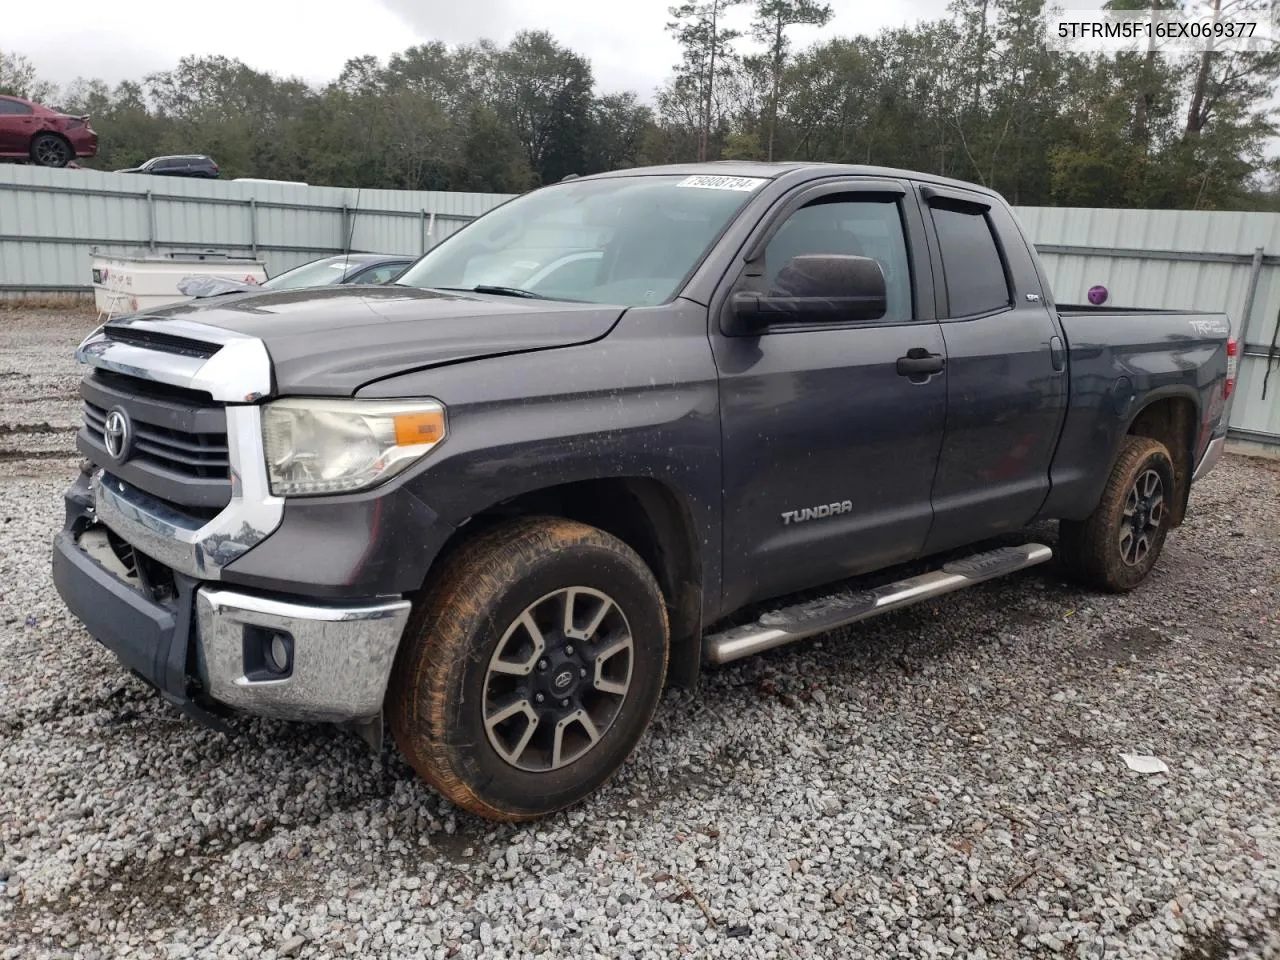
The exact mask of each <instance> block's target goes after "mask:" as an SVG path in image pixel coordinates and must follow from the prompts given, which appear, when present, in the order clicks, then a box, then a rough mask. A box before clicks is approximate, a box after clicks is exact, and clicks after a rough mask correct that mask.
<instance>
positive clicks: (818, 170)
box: [581, 160, 999, 196]
mask: <svg viewBox="0 0 1280 960" xmlns="http://www.w3.org/2000/svg"><path fill="white" fill-rule="evenodd" d="M664 174H666V175H681V176H693V175H694V174H704V175H711V176H724V177H764V178H766V179H770V180H774V179H777V178H779V177H782V176H784V175H788V174H789V175H790V176H788V180H792V181H794V182H803V181H805V180H817V179H820V178H822V177H832V176H842V175H843V176H854V177H894V178H898V179H904V180H915V181H918V182H921V183H934V184H937V185H939V186H952V187H959V188H961V189H964V190H975V191H977V192H979V193H984V194H988V195H990V196H999V194H998V193H996V192H995V191H994V190H992V189H990V188H989V187H984V186H982V185H981V184H977V183H972V182H970V181H967V180H955V179H952V178H950V177H940V176H938V175H937V174H933V173H922V172H921V171H919V170H901V169H898V168H895V167H872V166H864V165H862V164H854V163H819V162H816V161H814V162H811V161H804V160H775V161H773V162H771V163H767V162H765V161H762V160H713V161H708V162H704V163H672V164H666V165H663V166H652V167H631V168H629V169H625V170H611V171H608V172H607V173H596V174H591V175H589V176H585V177H582V178H581V179H583V180H596V179H600V178H603V177H635V176H659V175H664Z"/></svg>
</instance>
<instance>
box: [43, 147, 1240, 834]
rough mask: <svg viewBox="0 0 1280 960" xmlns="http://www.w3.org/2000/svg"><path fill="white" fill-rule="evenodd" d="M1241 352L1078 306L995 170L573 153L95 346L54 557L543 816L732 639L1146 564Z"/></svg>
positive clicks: (279, 697) (466, 782)
mask: <svg viewBox="0 0 1280 960" xmlns="http://www.w3.org/2000/svg"><path fill="white" fill-rule="evenodd" d="M591 252H597V253H599V254H600V256H599V257H597V258H594V262H593V263H592V262H591V260H589V259H582V260H578V259H571V258H577V257H580V256H581V255H582V254H584V253H591ZM583 263H591V268H590V269H587V268H585V267H582V266H581V264H583ZM556 264H559V265H560V266H559V267H553V265H556ZM570 265H572V269H567V270H566V269H564V268H565V267H566V266H570ZM548 268H552V269H548ZM516 274H523V275H526V276H531V277H532V276H533V275H534V274H538V275H540V276H541V279H540V280H536V281H535V280H529V281H526V284H533V283H536V286H529V285H524V286H511V285H510V284H511V283H512V280H511V277H512V276H513V275H516ZM1239 346H1240V344H1239V342H1238V341H1236V340H1234V339H1231V336H1230V324H1229V322H1228V320H1227V318H1226V316H1224V315H1223V314H1220V313H1204V312H1198V311H1180V310H1143V309H1137V308H1127V309H1115V308H1111V307H1090V306H1087V305H1084V306H1066V305H1059V304H1058V303H1056V302H1055V301H1054V297H1053V293H1052V291H1051V289H1050V287H1049V283H1048V281H1047V278H1046V274H1045V271H1044V268H1043V266H1042V265H1041V263H1040V260H1039V258H1038V256H1037V254H1036V249H1035V247H1034V246H1033V245H1032V244H1031V242H1030V240H1029V238H1028V237H1027V236H1026V234H1025V233H1024V232H1023V230H1022V228H1021V226H1020V225H1019V223H1018V221H1017V219H1016V217H1015V215H1014V213H1013V211H1012V209H1011V208H1010V207H1009V205H1008V203H1006V202H1005V200H1004V199H1003V198H1002V197H1001V196H1000V195H999V194H997V193H995V192H993V191H992V190H989V189H985V188H983V187H980V186H977V185H974V184H970V183H964V182H961V181H957V180H945V179H942V178H939V177H936V176H931V175H928V174H921V173H912V172H909V171H905V170H889V169H883V168H876V167H859V166H842V165H836V164H803V163H773V164H764V163H723V164H720V163H713V164H689V165H680V166H671V167H656V168H649V169H643V170H622V171H617V172H613V173H606V174H599V175H595V176H590V177H582V178H579V179H576V180H572V181H569V182H567V183H557V184H553V185H551V186H547V187H543V188H541V189H539V190H534V191H531V192H529V193H526V194H524V195H522V196H520V197H517V198H516V199H514V200H511V201H509V202H508V203H505V204H503V205H502V206H500V207H497V208H495V209H493V210H491V211H490V212H488V213H486V214H485V215H484V216H482V217H479V218H478V219H476V220H475V221H474V222H472V223H470V224H468V225H467V226H465V227H463V228H462V229H461V230H459V231H458V232H457V233H454V234H453V235H451V236H449V237H447V238H445V239H444V240H443V241H441V242H440V243H439V244H438V245H436V246H435V247H434V248H433V249H432V250H430V251H429V252H428V253H427V254H426V255H425V256H423V257H422V258H420V259H419V260H418V261H417V262H416V263H414V265H413V266H411V267H410V268H409V269H408V270H406V271H405V273H404V274H403V275H402V276H400V277H399V278H398V279H397V280H396V281H395V282H394V283H391V284H384V285H382V286H376V287H368V286H356V287H348V288H347V289H346V290H325V289H313V290H309V291H307V290H303V291H297V292H295V293H293V294H292V295H290V296H281V295H279V294H272V293H270V292H263V293H256V294H248V295H244V296H238V297H232V298H226V299H222V300H218V299H212V300H209V301H205V302H203V303H183V304H181V305H178V306H167V307H161V308H159V309H156V310H152V311H149V312H146V313H141V314H137V315H134V316H129V317H122V318H118V319H116V320H112V321H110V322H108V323H107V324H106V325H105V326H103V327H100V328H99V329H98V330H96V331H94V332H93V333H92V334H91V335H90V336H89V337H88V338H86V339H85V341H84V342H83V343H82V344H81V346H80V348H79V351H78V354H77V355H78V357H79V359H80V360H81V361H82V362H84V363H85V364H87V365H88V367H89V370H88V371H87V373H86V376H85V377H84V379H83V380H82V381H81V386H80V393H81V395H82V397H83V399H84V423H83V425H82V426H81V428H80V432H79V434H78V439H77V447H78V449H79V451H80V452H81V453H82V454H83V456H84V457H85V458H87V459H86V463H85V464H84V466H83V468H82V471H81V474H80V476H79V478H78V479H77V481H76V482H75V484H74V486H72V487H71V488H70V489H69V490H68V491H67V493H66V518H65V526H64V529H63V531H62V532H61V533H59V534H58V535H57V538H56V541H55V545H54V548H53V577H54V582H55V583H56V585H57V589H58V592H59V594H60V595H61V596H62V598H63V599H64V600H65V602H66V603H67V605H68V607H69V608H70V610H71V611H72V613H74V614H75V615H76V616H77V617H79V618H80V619H81V620H82V621H83V622H84V623H85V624H86V625H87V627H88V630H89V633H90V634H91V635H92V636H94V637H96V638H98V640H99V641H101V642H102V643H103V644H105V645H106V646H107V647H108V648H109V649H111V650H113V651H115V653H116V654H117V656H118V657H119V658H120V660H121V661H122V663H123V664H124V665H125V666H127V667H128V668H130V669H132V670H133V671H135V672H136V673H137V674H138V675H139V676H141V677H143V678H144V679H145V680H147V681H148V682H149V683H151V684H152V685H153V686H155V687H157V688H158V689H159V690H161V691H163V695H164V697H165V698H166V699H167V700H168V701H169V702H170V703H173V704H175V705H177V706H179V707H181V708H182V709H183V710H185V711H187V712H188V713H189V714H191V715H193V716H197V717H204V718H206V719H210V720H212V721H213V722H215V723H216V722H218V721H217V720H216V713H217V711H225V710H240V711H244V712H247V713H251V714H259V715H266V716H273V717H279V718H286V719H293V720H316V721H319V720H324V721H338V722H342V723H349V724H353V725H355V727H356V729H358V730H360V731H361V732H362V733H363V735H364V736H365V737H366V738H367V739H368V740H369V742H370V743H371V744H373V745H375V746H380V744H381V737H382V731H383V719H384V711H385V715H386V718H387V719H388V720H389V721H390V729H391V731H392V734H393V735H394V737H395V741H396V743H397V745H398V746H399V748H400V750H401V752H402V753H403V754H404V756H405V758H406V759H407V760H408V762H409V763H410V764H411V765H412V766H413V767H414V769H415V770H417V771H418V772H419V773H420V774H421V775H422V776H423V778H424V779H426V780H427V781H428V782H429V783H431V784H432V785H433V786H435V787H436V788H437V789H438V790H440V792H441V793H443V794H444V795H445V796H446V797H448V798H449V799H451V800H453V801H454V802H456V803H458V804H460V805H461V806H463V807H465V808H466V809H468V810H470V811H473V812H474V813H477V814H480V815H482V816H485V817H489V818H493V819H497V820H513V821H514V820H527V819H530V818H532V817H537V816H541V815H544V814H547V813H550V812H552V811H554V810H558V809H560V808H562V807H565V806H567V805H569V804H573V803H575V802H577V801H579V800H581V799H582V798H583V797H585V796H587V795H588V794H590V793H591V792H592V791H594V790H596V789H597V788H598V787H600V785H601V784H603V783H604V782H605V781H606V780H608V779H609V777H610V776H611V775H612V774H613V773H614V772H615V771H616V770H617V769H618V768H619V767H620V766H621V765H622V763H623V762H624V761H625V760H626V758H627V757H628V755H630V753H631V751H632V750H633V749H634V748H635V747H636V745H637V744H638V743H639V742H640V740H641V737H642V736H643V734H644V731H645V729H646V728H647V727H648V725H649V722H650V719H651V718H652V717H653V714H654V710H655V709H656V708H657V706H658V702H659V698H660V696H661V693H662V690H663V687H664V686H665V685H667V684H672V685H677V686H683V687H689V686H691V685H692V684H693V683H694V682H695V680H696V678H697V676H698V672H699V670H700V669H701V666H702V664H704V663H709V664H723V663H727V662H730V661H733V660H736V659H738V658H740V657H747V656H751V655H753V654H757V653H760V652H761V651H764V650H769V649H771V648H774V647H778V646H780V645H782V644H786V643H791V642H793V641H796V640H799V639H802V638H804V637H811V636H814V635H816V634H821V633H826V632H828V631H831V630H833V629H835V628H837V627H843V626H845V625H847V624H850V623H855V622H858V621H861V620H865V619H867V618H869V617H875V616H879V615H881V614H884V613H886V612H888V611H891V610H897V609H900V608H902V607H905V606H907V605H909V604H912V603H918V602H921V601H924V600H928V599H930V598H933V597H938V596H941V595H943V594H946V593H949V592H951V591H954V590H961V589H966V588H969V587H972V586H973V585H974V584H977V583H981V582H983V581H986V580H990V579H991V578H993V577H1000V576H1006V575H1011V574H1016V573H1018V572H1019V571H1022V570H1025V569H1027V568H1029V567H1033V566H1036V565H1039V564H1043V563H1045V562H1047V561H1048V560H1050V559H1056V560H1057V566H1058V572H1059V573H1060V574H1062V575H1064V576H1067V577H1070V578H1072V579H1075V580H1078V581H1080V582H1082V583H1084V584H1087V585H1089V586H1090V587H1092V588H1094V589H1097V590H1102V591H1111V592H1125V591H1131V590H1135V589H1136V588H1138V587H1140V586H1141V585H1142V583H1143V582H1144V581H1145V580H1146V578H1147V576H1148V575H1149V574H1150V573H1151V571H1152V568H1153V567H1154V566H1155V565H1156V563H1157V562H1158V560H1159V558H1160V556H1161V549H1162V547H1163V546H1164V544H1165V539H1166V537H1167V536H1169V535H1170V533H1171V532H1172V531H1174V530H1175V529H1176V528H1177V527H1178V526H1179V525H1180V524H1181V523H1182V522H1183V519H1184V517H1185V516H1186V514H1187V507H1188V496H1189V494H1190V491H1191V488H1192V484H1193V482H1195V481H1198V480H1199V479H1200V478H1201V477H1203V476H1204V475H1205V474H1206V473H1208V472H1209V471H1210V470H1212V469H1213V468H1214V465H1215V464H1216V463H1217V462H1218V460H1219V458H1220V457H1221V455H1222V452H1223V446H1224V443H1225V440H1226V430H1227V410H1228V403H1229V399H1230V397H1231V395H1232V392H1233V389H1234V386H1235V366H1236V362H1237V358H1238V355H1239ZM1202 502H1203V501H1202ZM1211 506H1212V505H1211ZM1044 521H1057V522H1058V524H1057V525H1058V531H1057V536H1056V540H1054V539H1052V538H1048V537H1046V538H1045V539H1048V540H1049V541H1050V542H1049V543H1041V542H1038V540H1037V537H1036V536H1034V535H1032V534H1031V533H1030V530H1031V529H1033V528H1035V529H1039V528H1040V527H1041V524H1042V522H1044ZM1195 548H1196V540H1195V537H1194V536H1192V537H1191V538H1190V539H1189V540H1187V541H1184V542H1183V544H1182V545H1181V549H1180V550H1179V551H1178V554H1177V556H1175V557H1174V558H1172V559H1171V560H1170V561H1169V562H1174V563H1176V562H1184V563H1185V562H1204V563H1207V564H1211V563H1212V562H1213V561H1212V558H1211V557H1206V558H1203V560H1202V561H1200V560H1197V559H1196V558H1194V553H1195ZM1186 558H1190V559H1186ZM1158 602H1159V600H1158V598H1154V599H1144V598H1142V596H1141V595H1140V594H1139V595H1138V596H1135V597H1134V599H1133V600H1132V601H1131V603H1132V604H1133V605H1134V609H1141V608H1144V606H1145V604H1146V603H1153V604H1158ZM1146 609H1147V610H1148V612H1149V613H1150V614H1151V615H1152V616H1154V617H1158V616H1160V614H1161V611H1160V609H1159V607H1158V605H1153V606H1152V607H1150V608H1146ZM922 622H923V620H920V621H916V624H917V626H918V624H919V623H922ZM853 642H856V634H850V633H844V634H839V635H835V636H833V637H832V638H831V649H833V650H838V649H839V647H840V645H841V644H850V643H853ZM851 655H856V654H853V653H852V652H851ZM748 675H749V674H748ZM885 709H892V705H891V704H886V706H885ZM946 709H948V706H947V705H939V706H938V708H937V710H938V716H939V717H940V718H944V713H945V711H946ZM681 719H682V718H676V722H681ZM138 729H139V733H138V735H139V736H146V735H147V734H146V733H145V732H144V728H142V727H139V728H138ZM922 735H923V736H925V737H927V736H928V732H927V731H924V732H923V734H922ZM780 749H785V747H781V748H780ZM921 749H945V748H944V747H943V746H942V745H941V741H940V740H937V739H935V740H933V741H922V745H921ZM121 750H122V752H123V750H124V748H123V747H122V748H121ZM1011 762H1016V758H1015V760H1013V761H1011ZM815 763H816V761H815ZM725 770H726V771H727V773H726V775H728V776H733V775H735V772H736V770H735V769H731V768H730V767H729V766H728V765H726V766H725Z"/></svg>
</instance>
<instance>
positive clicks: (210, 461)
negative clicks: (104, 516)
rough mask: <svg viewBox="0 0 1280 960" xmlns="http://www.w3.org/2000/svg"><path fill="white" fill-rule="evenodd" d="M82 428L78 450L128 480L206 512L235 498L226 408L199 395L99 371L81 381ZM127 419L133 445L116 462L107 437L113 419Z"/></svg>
mask: <svg viewBox="0 0 1280 960" xmlns="http://www.w3.org/2000/svg"><path fill="white" fill-rule="evenodd" d="M80 395H81V398H82V399H83V401H84V402H83V415H84V426H83V427H81V429H80V433H79V435H78V437H77V444H76V445H77V447H78V448H79V449H80V451H81V452H82V453H83V454H84V455H85V456H87V457H88V458H89V459H90V460H92V461H93V462H94V463H95V464H97V465H98V466H100V467H102V468H103V469H105V470H106V471H107V472H108V473H110V474H113V475H115V476H117V477H119V478H120V479H121V480H124V481H125V482H126V483H129V484H131V485H132V486H134V487H137V488H138V489H139V490H143V491H145V492H147V493H149V494H151V495H152V496H155V497H157V498H159V499H161V500H164V501H166V502H168V503H170V504H173V505H175V506H178V507H181V508H184V509H186V510H187V511H188V512H190V513H193V514H196V515H200V514H204V513H207V512H209V511H212V512H217V510H219V509H221V508H222V507H224V506H226V505H227V503H229V502H230V500H231V462H230V453H229V450H228V446H227V415H226V410H225V408H224V407H223V406H222V405H221V404H218V403H215V402H213V401H212V400H208V399H201V398H200V396H199V395H198V394H196V393H195V391H183V390H179V389H178V388H164V387H162V385H159V384H155V383H151V382H149V381H145V380H139V379H136V378H134V377H128V376H122V375H120V374H113V375H107V374H105V373H104V371H94V372H93V373H91V374H89V375H88V376H87V377H85V378H84V380H82V381H81V384H80ZM113 409H119V410H121V411H122V412H123V413H124V414H126V415H127V416H128V418H129V422H130V424H131V426H132V428H133V443H132V447H131V452H130V454H129V456H128V457H127V458H126V459H125V461H124V462H123V463H117V462H116V461H115V460H114V459H113V458H112V457H111V456H110V455H109V454H108V453H107V449H106V443H105V441H104V438H103V432H104V427H105V424H106V419H107V416H108V414H109V413H110V412H111V411H112V410H113Z"/></svg>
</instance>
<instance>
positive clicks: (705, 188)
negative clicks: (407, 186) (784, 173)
mask: <svg viewBox="0 0 1280 960" xmlns="http://www.w3.org/2000/svg"><path fill="white" fill-rule="evenodd" d="M767 182H768V181H767V180H765V179H763V178H758V177H724V176H707V175H699V176H681V175H675V176H665V175H664V176H638V177H610V178H606V179H602V180H576V181H573V180H571V181H569V182H568V183H561V184H556V185H555V186H552V187H546V188H544V189H542V190H535V191H533V192H532V193H527V194H525V195H524V196H521V197H517V198H516V199H514V200H511V201H509V202H508V203H505V204H503V205H502V206H501V207H498V208H496V209H495V210H493V211H491V212H490V213H487V214H485V215H484V216H482V217H480V218H479V219H477V220H476V221H474V222H473V223H470V224H468V225H467V226H466V227H464V228H463V229H461V230H459V231H458V232H457V233H455V234H453V235H452V236H450V237H447V238H446V239H444V240H442V241H441V242H440V243H439V244H437V245H436V246H435V247H433V248H432V249H431V250H430V251H429V252H428V253H427V254H426V255H425V256H423V257H422V258H421V259H420V260H418V262H417V263H415V264H414V265H413V266H411V267H410V268H409V269H408V270H406V271H405V272H404V274H402V275H401V276H400V277H398V278H397V279H396V280H395V281H394V282H395V283H398V284H403V285H405V286H410V287H434V288H437V289H450V290H475V289H476V288H481V291H482V292H492V293H507V294H511V295H516V296H520V295H523V296H530V295H533V296H539V297H546V298H549V299H554V300H578V301H583V302H587V303H611V304H613V303H616V304H620V305H625V306H633V307H638V306H644V305H647V304H655V303H663V302H665V301H666V300H668V299H670V298H671V297H672V296H673V295H675V294H676V293H677V292H678V289H679V287H680V284H681V283H682V281H683V280H684V279H685V277H686V276H687V275H688V274H689V273H690V272H691V271H692V270H693V268H694V267H695V266H696V265H697V264H698V262H699V261H700V260H701V259H702V257H703V255H704V254H705V253H706V251H707V249H708V248H709V247H710V246H711V244H712V243H713V242H714V241H715V240H716V238H717V237H718V236H719V235H720V232H721V231H722V230H723V229H724V228H725V227H726V226H727V225H728V224H729V222H730V221H731V220H732V219H733V218H734V216H735V215H736V214H737V213H738V211H739V210H741V209H742V207H743V206H744V205H745V204H746V202H747V200H749V199H750V198H751V196H752V194H753V193H754V192H755V191H756V190H758V189H759V188H760V187H762V186H763V185H764V184H765V183H767ZM499 287H501V288H503V289H502V290H498V289H492V288H499Z"/></svg>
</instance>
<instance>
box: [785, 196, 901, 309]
mask: <svg viewBox="0 0 1280 960" xmlns="http://www.w3.org/2000/svg"><path fill="white" fill-rule="evenodd" d="M810 253H825V254H848V255H853V256H859V257H871V258H872V259H874V260H876V261H877V262H878V263H879V264H880V269H881V270H883V271H884V278H885V288H886V293H887V295H888V310H887V311H885V315H884V317H883V318H882V320H880V321H877V322H887V323H894V322H899V323H901V322H904V321H909V320H911V319H912V318H913V317H914V316H915V314H914V311H913V309H912V301H911V268H910V260H909V258H908V257H907V242H906V236H905V234H904V233H903V227H902V215H901V213H900V212H899V210H898V204H897V203H896V202H883V201H877V200H872V199H869V198H863V199H859V198H854V197H850V196H848V195H844V196H841V195H835V196H830V197H823V198H821V199H819V200H816V201H814V202H813V203H811V204H809V205H807V206H804V207H801V208H800V209H799V210H797V211H796V212H795V213H793V214H791V216H790V217H788V218H787V220H786V222H785V223H783V225H782V227H781V228H780V229H779V230H778V232H777V233H775V234H774V235H773V239H771V240H770V241H769V246H768V247H767V248H766V250H765V256H764V265H765V269H764V289H765V290H772V289H773V288H774V281H775V280H776V278H777V276H778V272H779V271H780V270H781V269H782V268H783V267H784V266H786V264H787V262H788V261H789V260H791V259H792V258H793V257H798V256H800V255H802V254H810Z"/></svg>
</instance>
